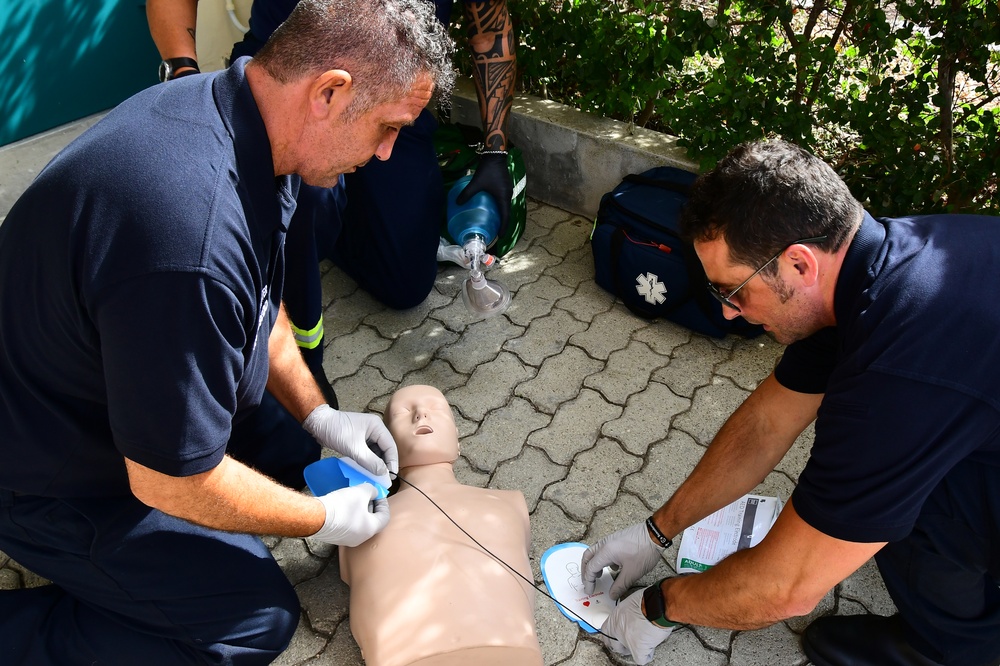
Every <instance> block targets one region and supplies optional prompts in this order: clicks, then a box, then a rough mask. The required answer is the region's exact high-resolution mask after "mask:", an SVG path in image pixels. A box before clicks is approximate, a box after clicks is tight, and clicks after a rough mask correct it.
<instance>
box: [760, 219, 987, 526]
mask: <svg viewBox="0 0 1000 666" xmlns="http://www.w3.org/2000/svg"><path fill="white" fill-rule="evenodd" d="M997 275H1000V218H994V217H986V216H972V215H932V216H924V217H908V218H902V219H880V220H875V219H873V218H872V217H870V216H869V215H867V214H865V218H864V221H863V222H862V225H861V228H860V229H859V231H858V233H857V235H856V236H855V238H854V239H853V241H852V243H851V245H850V248H849V250H848V252H847V255H846V258H845V261H844V264H843V267H842V269H841V272H840V276H839V278H838V280H837V286H836V291H835V294H834V308H835V312H836V317H837V326H836V328H835V329H825V330H823V331H820V332H819V333H818V334H816V335H815V336H813V338H811V339H807V340H803V341H801V342H797V343H794V344H792V345H790V346H789V347H788V349H787V350H786V353H785V355H784V357H783V358H782V361H781V363H780V364H779V365H778V367H777V369H776V370H775V376H776V378H777V379H778V381H779V382H780V383H781V384H782V385H783V386H786V387H787V388H790V389H792V390H797V391H802V392H813V393H818V392H825V395H824V397H823V401H822V403H821V405H820V408H819V412H818V415H817V420H816V439H815V443H814V444H813V449H812V453H811V455H810V458H809V461H808V463H807V464H806V467H805V469H804V470H803V472H802V475H801V476H800V477H799V483H798V486H797V487H796V489H795V491H794V493H793V494H792V498H793V501H794V503H795V509H796V511H797V512H798V513H799V515H800V516H801V517H802V518H803V519H804V520H805V521H806V522H807V523H809V524H810V525H811V526H813V527H815V528H816V529H818V530H820V531H821V532H823V533H825V534H828V535H830V536H833V537H835V538H838V539H844V540H848V541H856V542H877V541H895V540H898V539H902V538H904V537H905V536H906V535H907V534H909V532H910V530H911V529H912V527H913V524H914V522H915V520H916V518H917V516H918V514H919V513H920V510H921V507H922V506H923V502H924V500H925V499H926V498H927V496H928V495H929V494H930V492H931V491H932V490H933V489H934V488H935V486H937V485H938V483H939V482H940V481H941V479H942V478H943V477H944V476H945V475H946V474H947V473H948V471H949V470H950V469H951V468H952V467H954V466H955V464H957V463H958V462H960V461H963V460H970V461H975V462H978V463H981V464H984V465H991V466H1000V372H998V368H1000V335H998V331H1000V307H998V306H997V304H996V303H995V302H994V299H993V298H991V296H990V293H991V285H995V284H996V281H997ZM824 373H825V374H824Z"/></svg>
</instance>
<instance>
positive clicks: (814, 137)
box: [509, 0, 1000, 214]
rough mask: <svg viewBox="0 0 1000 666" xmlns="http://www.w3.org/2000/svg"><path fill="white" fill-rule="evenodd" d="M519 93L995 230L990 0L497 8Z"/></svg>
mask: <svg viewBox="0 0 1000 666" xmlns="http://www.w3.org/2000/svg"><path fill="white" fill-rule="evenodd" d="M509 6H510V10H511V13H512V15H513V17H514V22H515V29H516V31H517V35H518V40H519V45H518V54H517V55H518V68H519V71H520V81H521V86H522V88H523V89H524V90H525V91H526V92H529V93H531V94H535V95H539V96H542V97H545V98H549V99H553V100H556V101H559V102H562V103H565V104H570V105H573V106H576V107H578V108H580V109H583V110H585V111H588V112H592V113H597V114H600V115H604V116H607V117H612V118H617V119H619V120H624V121H626V122H630V123H634V124H635V125H638V126H643V127H649V128H651V129H656V130H660V131H664V132H667V133H670V134H673V135H675V136H678V137H680V140H681V145H683V146H685V147H686V148H687V149H688V151H689V153H690V154H691V155H692V156H694V157H695V158H696V159H699V160H700V162H701V166H702V168H709V167H711V166H712V165H713V164H714V163H715V162H716V161H717V160H718V159H719V158H720V157H722V156H723V155H725V153H726V152H727V151H728V150H729V149H730V148H732V147H733V146H734V145H735V144H737V143H739V142H740V141H746V140H753V139H760V138H766V137H775V136H778V137H782V138H785V139H787V140H789V141H794V142H795V143H798V144H799V145H801V146H803V147H805V148H807V149H809V150H811V151H813V152H814V153H816V154H817V155H819V156H821V157H822V158H824V159H825V160H827V161H828V162H830V163H831V164H833V165H834V166H835V168H836V169H837V170H838V172H839V173H840V174H841V175H842V176H843V177H844V179H845V180H846V181H847V183H848V185H850V187H851V189H852V191H853V192H854V193H855V196H857V197H858V198H859V199H861V200H862V201H864V202H866V205H867V206H868V208H869V210H871V211H872V212H874V213H876V214H904V213H911V212H931V211H944V210H948V211H961V212H979V211H983V212H991V213H994V214H1000V197H998V196H997V185H998V172H1000V141H998V138H1000V137H998V124H1000V123H998V121H1000V47H998V45H1000V10H998V6H997V2H996V0H936V1H932V0H895V1H894V2H877V1H875V0H813V2H811V3H807V2H805V1H803V2H801V4H799V3H788V2H775V1H773V0H772V1H767V0H716V2H715V3H714V4H698V3H697V2H692V1H691V0H565V1H563V2H561V3H560V2H559V0H556V1H554V2H547V1H546V0H509Z"/></svg>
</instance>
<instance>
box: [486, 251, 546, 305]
mask: <svg viewBox="0 0 1000 666" xmlns="http://www.w3.org/2000/svg"><path fill="white" fill-rule="evenodd" d="M559 261H560V259H559V257H556V256H555V255H553V254H551V253H550V252H549V251H548V250H546V249H545V248H543V247H540V246H537V245H535V246H531V247H528V248H525V249H524V250H523V251H519V252H512V253H511V254H508V255H507V256H506V257H504V258H503V259H502V260H501V262H500V265H499V266H497V267H496V268H492V269H490V272H489V274H488V277H491V278H493V279H494V280H497V281H499V282H502V283H503V284H505V285H507V288H508V289H510V290H511V292H513V293H515V294H516V293H517V290H518V289H519V288H520V287H521V286H522V285H525V284H530V283H532V282H534V281H535V280H537V279H538V276H539V275H540V274H541V272H542V270H544V269H545V268H546V267H547V266H555V265H556V264H558V263H559Z"/></svg>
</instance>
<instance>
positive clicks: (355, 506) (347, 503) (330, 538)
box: [310, 483, 389, 546]
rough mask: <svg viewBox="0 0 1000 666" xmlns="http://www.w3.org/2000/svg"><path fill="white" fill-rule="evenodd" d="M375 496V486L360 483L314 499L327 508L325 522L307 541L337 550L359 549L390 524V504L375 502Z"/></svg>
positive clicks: (381, 501) (380, 501) (384, 501)
mask: <svg viewBox="0 0 1000 666" xmlns="http://www.w3.org/2000/svg"><path fill="white" fill-rule="evenodd" d="M377 494H378V491H377V490H376V489H375V486H373V485H372V484H370V483H361V484H358V485H356V486H351V487H350V488H341V489H340V490H335V491H333V492H332V493H329V494H327V495H322V496H320V497H317V498H316V499H318V500H319V501H320V502H322V503H323V506H324V507H325V508H326V520H325V521H324V522H323V527H321V528H319V531H318V532H316V534H313V535H312V536H311V537H310V538H311V539H316V540H318V541H322V542H324V543H332V544H335V545H337V546H358V545H360V544H362V543H364V542H365V541H367V540H368V539H370V538H371V537H373V536H374V535H376V534H378V533H379V532H381V531H382V530H383V529H384V528H385V526H386V525H388V524H389V502H388V501H386V500H384V499H382V500H376V499H375V496H376V495H377ZM373 501H374V507H373V510H371V511H369V510H368V505H369V504H371V503H372V502H373Z"/></svg>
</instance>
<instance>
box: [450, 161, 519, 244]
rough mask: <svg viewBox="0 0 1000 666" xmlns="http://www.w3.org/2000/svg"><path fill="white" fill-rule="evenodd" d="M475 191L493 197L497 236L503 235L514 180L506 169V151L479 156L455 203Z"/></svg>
mask: <svg viewBox="0 0 1000 666" xmlns="http://www.w3.org/2000/svg"><path fill="white" fill-rule="evenodd" d="M477 192H486V193H487V194H489V195H490V196H492V197H493V200H494V201H495V202H496V204H497V212H498V213H500V230H499V231H498V232H497V238H501V237H502V236H503V232H504V230H505V229H506V228H507V222H508V221H509V220H510V200H511V199H512V198H513V197H514V182H513V181H512V180H511V177H510V171H509V170H508V169H507V153H506V152H503V153H483V154H482V155H481V156H480V157H479V166H477V167H476V172H475V173H474V174H472V180H470V181H469V184H468V185H466V186H465V189H464V190H462V192H461V193H460V194H459V195H458V197H456V199H455V203H457V204H458V205H462V204H464V203H465V202H466V201H468V200H469V199H471V198H472V195H473V194H476V193H477Z"/></svg>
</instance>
